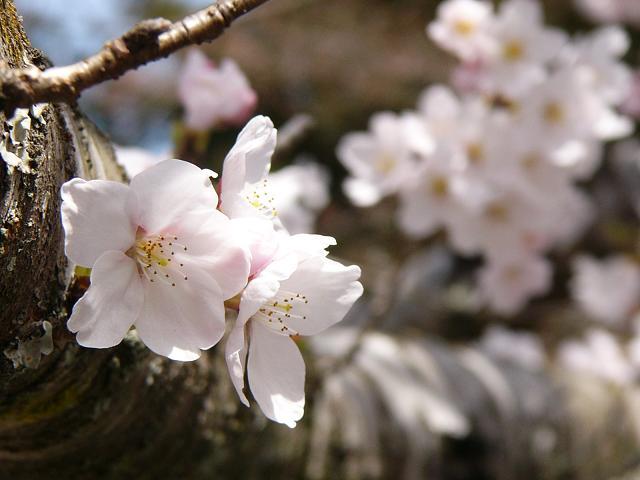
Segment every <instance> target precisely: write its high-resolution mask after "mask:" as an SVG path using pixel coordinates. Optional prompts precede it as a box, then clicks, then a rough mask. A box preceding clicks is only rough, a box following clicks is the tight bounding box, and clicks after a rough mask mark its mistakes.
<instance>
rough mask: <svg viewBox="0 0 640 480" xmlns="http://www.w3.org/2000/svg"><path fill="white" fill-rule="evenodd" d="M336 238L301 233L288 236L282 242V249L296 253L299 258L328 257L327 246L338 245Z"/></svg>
mask: <svg viewBox="0 0 640 480" xmlns="http://www.w3.org/2000/svg"><path fill="white" fill-rule="evenodd" d="M336 244H337V243H336V239H335V238H333V237H329V236H327V235H316V234H309V233H299V234H297V235H291V236H289V237H286V238H285V239H284V240H283V242H282V249H283V250H285V251H287V252H292V253H295V254H296V255H297V256H298V260H300V261H302V260H306V259H307V258H311V257H326V256H327V255H328V253H329V252H327V248H329V247H331V246H333V245H336Z"/></svg>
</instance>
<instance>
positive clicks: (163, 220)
mask: <svg viewBox="0 0 640 480" xmlns="http://www.w3.org/2000/svg"><path fill="white" fill-rule="evenodd" d="M130 187H131V190H132V191H133V192H134V193H135V194H136V197H137V199H138V203H139V205H140V208H139V216H138V224H139V225H140V226H141V227H142V228H144V229H145V230H146V231H147V232H151V233H161V232H162V231H163V230H164V229H165V228H167V226H169V225H174V224H176V223H178V224H179V223H181V222H182V223H184V220H183V218H184V217H185V215H187V214H193V213H209V212H215V210H216V207H217V205H218V195H217V194H216V191H215V189H214V188H213V185H211V182H210V181H209V178H208V176H207V175H206V172H204V171H203V170H201V169H200V168H199V167H197V166H195V165H193V164H192V163H189V162H184V161H182V160H165V161H162V162H160V163H158V164H157V165H155V166H154V167H152V168H149V169H148V170H145V171H144V172H142V173H140V174H138V175H136V176H135V177H133V179H132V180H131V185H130Z"/></svg>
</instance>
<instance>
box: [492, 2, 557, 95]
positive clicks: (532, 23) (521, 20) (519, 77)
mask: <svg viewBox="0 0 640 480" xmlns="http://www.w3.org/2000/svg"><path fill="white" fill-rule="evenodd" d="M490 30H491V32H490V34H491V38H492V39H493V41H494V42H495V45H494V47H493V48H492V49H491V51H490V53H489V54H488V55H487V57H488V58H487V59H486V60H485V62H484V63H485V68H484V71H485V73H486V75H487V76H488V77H489V78H488V79H487V80H485V82H484V83H485V84H487V83H488V84H489V85H491V86H490V87H489V88H490V89H491V90H492V91H494V92H501V93H506V94H508V95H509V96H513V95H521V94H522V93H524V92H526V89H527V88H528V87H530V86H532V85H535V84H537V83H540V82H542V81H543V80H544V79H545V77H546V71H545V66H546V63H547V62H548V61H550V60H551V59H552V58H553V57H555V56H556V55H557V54H558V52H559V50H560V49H561V47H562V46H563V45H564V44H565V43H566V41H567V38H566V35H565V34H564V33H562V32H561V31H559V30H557V29H551V28H545V27H544V23H543V19H542V9H541V7H540V5H539V4H538V3H537V2H535V1H531V0H509V1H507V2H504V3H502V4H501V6H500V11H499V12H498V15H497V16H496V18H495V20H494V21H493V22H492V23H491V26H490Z"/></svg>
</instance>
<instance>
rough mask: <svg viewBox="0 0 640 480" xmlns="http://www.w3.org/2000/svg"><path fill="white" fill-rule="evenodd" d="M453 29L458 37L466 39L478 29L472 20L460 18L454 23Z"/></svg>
mask: <svg viewBox="0 0 640 480" xmlns="http://www.w3.org/2000/svg"><path fill="white" fill-rule="evenodd" d="M453 29H454V30H455V32H456V33H457V34H458V35H462V36H463V37H466V36H468V35H471V34H472V33H473V32H474V30H475V29H476V25H475V23H474V22H472V21H470V20H466V19H463V18H460V19H458V20H456V21H455V22H453Z"/></svg>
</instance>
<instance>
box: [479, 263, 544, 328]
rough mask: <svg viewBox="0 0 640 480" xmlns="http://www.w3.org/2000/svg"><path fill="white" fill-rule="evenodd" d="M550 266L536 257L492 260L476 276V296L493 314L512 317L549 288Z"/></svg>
mask: <svg viewBox="0 0 640 480" xmlns="http://www.w3.org/2000/svg"><path fill="white" fill-rule="evenodd" d="M551 272H552V269H551V265H550V264H549V262H548V261H547V260H545V259H544V258H541V257H538V256H514V257H511V258H504V257H497V258H492V259H490V260H489V262H488V263H487V264H486V265H485V266H484V267H483V268H482V270H481V271H480V273H479V277H480V278H479V287H480V293H481V295H482V297H483V298H484V299H485V301H486V302H487V303H488V304H489V305H490V306H491V308H492V309H493V310H495V311H496V312H499V313H502V314H505V315H512V314H514V313H516V312H518V311H519V310H520V309H521V308H522V307H523V306H524V305H525V304H526V302H528V301H529V299H530V298H532V297H535V296H539V295H542V294H543V293H545V292H546V291H547V290H548V288H549V287H550V286H551Z"/></svg>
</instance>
